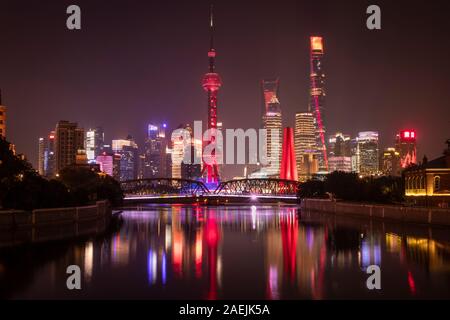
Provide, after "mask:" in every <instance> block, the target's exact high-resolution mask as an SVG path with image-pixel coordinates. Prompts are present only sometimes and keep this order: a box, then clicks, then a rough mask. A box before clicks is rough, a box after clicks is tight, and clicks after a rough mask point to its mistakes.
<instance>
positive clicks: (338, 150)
mask: <svg viewBox="0 0 450 320" xmlns="http://www.w3.org/2000/svg"><path fill="white" fill-rule="evenodd" d="M328 156H329V157H351V156H352V150H351V137H350V135H349V134H343V133H342V132H336V133H335V134H334V135H332V136H330V137H329V138H328ZM330 171H331V170H330Z"/></svg>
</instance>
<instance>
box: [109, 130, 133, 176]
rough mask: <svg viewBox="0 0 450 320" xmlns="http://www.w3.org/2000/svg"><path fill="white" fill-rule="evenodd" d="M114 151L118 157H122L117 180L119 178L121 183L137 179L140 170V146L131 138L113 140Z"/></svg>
mask: <svg viewBox="0 0 450 320" xmlns="http://www.w3.org/2000/svg"><path fill="white" fill-rule="evenodd" d="M112 149H113V152H114V154H115V155H116V157H120V160H119V164H118V165H119V168H118V172H117V173H116V174H117V176H115V178H116V179H117V178H118V180H119V181H127V180H135V179H137V176H138V169H139V153H138V145H137V144H136V142H135V141H134V139H133V138H132V137H131V136H128V137H127V138H126V139H117V140H113V141H112ZM113 162H114V159H113ZM113 171H114V170H113ZM113 175H114V172H113Z"/></svg>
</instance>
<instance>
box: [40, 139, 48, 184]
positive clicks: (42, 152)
mask: <svg viewBox="0 0 450 320" xmlns="http://www.w3.org/2000/svg"><path fill="white" fill-rule="evenodd" d="M46 144H47V143H46V140H45V138H42V137H41V138H39V150H38V172H39V174H40V175H41V176H44V175H45V156H46V155H45V153H46V149H47V148H46Z"/></svg>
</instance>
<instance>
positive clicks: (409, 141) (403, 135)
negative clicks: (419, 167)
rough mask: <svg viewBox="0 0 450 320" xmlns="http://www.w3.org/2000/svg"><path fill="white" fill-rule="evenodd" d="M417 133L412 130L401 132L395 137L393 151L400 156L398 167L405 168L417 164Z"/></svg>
mask: <svg viewBox="0 0 450 320" xmlns="http://www.w3.org/2000/svg"><path fill="white" fill-rule="evenodd" d="M416 142H417V133H416V131H414V130H402V131H400V132H399V133H398V134H397V136H396V141H395V149H396V150H397V151H398V152H399V154H400V165H401V167H402V168H406V167H408V166H409V165H411V164H416V163H417V149H416Z"/></svg>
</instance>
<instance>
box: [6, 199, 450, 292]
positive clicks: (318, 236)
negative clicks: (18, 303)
mask: <svg viewBox="0 0 450 320" xmlns="http://www.w3.org/2000/svg"><path fill="white" fill-rule="evenodd" d="M123 218H124V224H123V226H122V228H121V229H120V231H118V232H117V233H115V234H113V235H111V236H106V237H101V238H98V239H89V240H87V241H79V242H74V243H67V244H64V245H62V244H59V245H48V246H45V247H44V248H34V249H26V250H16V251H12V252H3V253H0V281H1V282H2V283H3V284H6V286H2V288H3V289H0V290H1V291H0V294H1V295H2V297H7V298H145V299H166V298H187V299H221V298H251V299H328V298H414V297H422V298H427V297H435V298H449V297H450V281H449V280H450V255H449V253H450V244H449V242H448V239H446V238H445V236H444V237H440V239H434V238H433V237H430V236H429V237H424V236H423V235H424V234H430V230H424V229H423V228H421V227H411V228H408V227H404V228H402V229H401V230H400V231H399V230H397V229H396V228H395V226H394V227H391V226H389V225H386V224H384V223H378V224H376V223H373V222H369V221H361V220H351V219H343V218H337V217H334V216H327V215H319V214H309V213H304V212H303V213H302V212H299V210H298V209H297V208H296V207H289V206H287V207H283V206H252V207H250V206H249V207H233V206H226V207H202V206H150V207H146V208H142V209H140V210H129V211H125V212H123ZM441 233H442V234H444V235H446V234H448V232H441ZM70 264H77V265H79V266H81V267H82V270H83V279H84V281H83V290H82V291H81V292H71V291H68V290H66V289H65V280H66V273H65V268H66V267H67V266H68V265H70ZM373 264H377V265H379V266H380V267H381V270H382V291H381V292H377V293H375V292H372V291H369V290H368V289H367V288H366V287H365V280H366V279H367V275H366V273H365V271H366V268H367V267H368V266H369V265H373ZM18 271H20V272H22V273H26V274H27V276H26V277H25V278H20V276H19V275H20V272H18ZM22 279H24V280H22Z"/></svg>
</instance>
